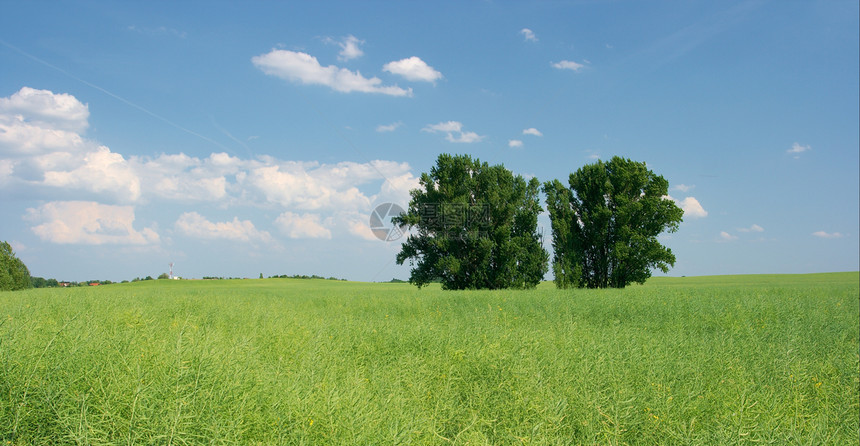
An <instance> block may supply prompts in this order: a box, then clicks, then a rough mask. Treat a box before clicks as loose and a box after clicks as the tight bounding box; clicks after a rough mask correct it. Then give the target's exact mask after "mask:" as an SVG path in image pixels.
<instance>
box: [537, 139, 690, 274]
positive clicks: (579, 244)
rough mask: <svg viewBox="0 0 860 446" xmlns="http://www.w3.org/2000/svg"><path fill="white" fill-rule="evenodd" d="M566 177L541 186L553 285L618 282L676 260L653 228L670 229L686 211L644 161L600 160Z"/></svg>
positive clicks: (667, 184) (675, 227)
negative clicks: (548, 224) (551, 252)
mask: <svg viewBox="0 0 860 446" xmlns="http://www.w3.org/2000/svg"><path fill="white" fill-rule="evenodd" d="M568 184H569V187H566V186H564V185H563V184H562V183H561V182H560V181H558V180H553V181H550V182H547V183H545V184H544V187H543V190H544V194H546V206H547V210H548V211H549V214H550V220H551V222H552V236H553V249H554V251H555V254H554V257H553V273H554V274H555V283H556V286H557V287H558V288H570V287H588V288H607V287H613V288H623V287H625V286H627V285H628V284H630V283H633V282H636V283H644V282H645V280H647V279H648V278H649V277H651V271H652V269H654V268H657V269H660V270H661V271H663V272H667V271H668V270H669V267H670V266H674V265H675V255H674V254H672V250H670V249H669V248H666V247H665V246H663V245H661V244H660V242H659V241H658V240H657V236H658V235H660V234H661V233H663V232H664V231H666V232H670V233H671V232H675V231H676V230H677V229H678V225H679V224H680V223H681V221H682V217H683V215H684V212H683V211H682V210H681V209H680V208H679V207H678V206H677V205H676V204H675V202H674V201H672V200H670V199H668V198H667V193H668V190H669V182H668V181H666V179H665V178H663V177H662V176H659V175H656V174H655V173H654V172H652V171H651V170H649V169H648V168H647V167H646V165H645V163H644V162H635V161H631V160H629V159H625V158H619V157H617V156H616V157H613V158H612V159H611V160H610V161H608V162H603V161H598V162H597V163H594V164H589V165H586V166H583V167H582V168H580V169H579V170H577V171H576V172H575V173H572V174H571V175H570V179H569V182H568Z"/></svg>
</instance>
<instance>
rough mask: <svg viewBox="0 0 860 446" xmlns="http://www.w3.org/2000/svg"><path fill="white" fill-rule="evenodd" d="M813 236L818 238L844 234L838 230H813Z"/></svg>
mask: <svg viewBox="0 0 860 446" xmlns="http://www.w3.org/2000/svg"><path fill="white" fill-rule="evenodd" d="M812 235H813V237H818V238H842V237H844V236H845V235H843V234H841V233H839V232H825V231H815V232H813V233H812Z"/></svg>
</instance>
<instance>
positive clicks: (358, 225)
mask: <svg viewBox="0 0 860 446" xmlns="http://www.w3.org/2000/svg"><path fill="white" fill-rule="evenodd" d="M345 224H346V227H347V230H348V231H349V233H350V234H352V235H354V236H357V237H359V238H362V239H364V240H368V241H378V240H379V238H378V237H377V236H376V234H374V233H373V230H372V229H370V225H369V224H368V219H367V218H365V217H364V216H361V215H353V216H350V217H346V218H345Z"/></svg>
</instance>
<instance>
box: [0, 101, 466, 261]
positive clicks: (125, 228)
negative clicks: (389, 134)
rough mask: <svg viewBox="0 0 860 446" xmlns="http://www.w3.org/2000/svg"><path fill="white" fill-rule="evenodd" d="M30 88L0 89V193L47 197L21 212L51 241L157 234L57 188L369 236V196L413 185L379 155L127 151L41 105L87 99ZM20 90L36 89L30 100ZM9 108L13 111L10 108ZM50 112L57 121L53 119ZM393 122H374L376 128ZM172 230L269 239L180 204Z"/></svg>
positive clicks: (376, 198)
mask: <svg viewBox="0 0 860 446" xmlns="http://www.w3.org/2000/svg"><path fill="white" fill-rule="evenodd" d="M34 91H35V90H34ZM25 93H26V91H25ZM37 93H38V94H31V93H27V94H21V95H18V96H16V97H15V98H14V100H13V99H12V98H11V97H10V98H0V99H4V102H3V103H4V104H6V105H5V107H6V108H4V112H0V187H2V190H3V191H4V194H6V195H5V196H9V194H12V193H26V194H27V195H28V197H36V198H42V199H43V200H49V201H51V203H49V204H46V205H44V206H42V207H40V208H37V209H32V210H30V211H28V212H29V213H28V218H29V219H30V221H32V222H33V224H32V227H33V231H34V233H36V234H37V235H39V237H41V238H42V239H43V240H45V241H48V242H52V243H86V244H108V243H114V244H132V245H141V244H155V243H159V237H158V233H157V232H156V229H155V227H154V226H153V227H150V228H146V229H135V228H134V227H133V226H132V223H133V222H134V209H135V208H133V207H132V206H110V205H107V204H99V203H96V202H94V201H58V198H57V197H58V196H62V197H69V199H75V200H81V199H82V198H83V197H86V199H87V200H97V201H104V200H108V201H111V202H120V203H128V204H131V203H139V204H142V205H150V204H157V205H160V204H162V203H164V202H171V201H173V202H180V203H199V202H206V203H210V204H212V205H216V206H218V207H220V208H222V209H224V208H227V207H230V206H234V205H237V204H242V205H244V206H252V207H256V208H266V209H278V212H281V213H282V214H281V215H280V217H279V218H278V220H276V221H275V222H274V225H275V227H278V228H279V229H281V230H283V232H284V234H286V235H287V236H289V237H305V238H307V237H313V238H331V237H332V236H333V234H334V232H335V229H340V230H342V232H343V233H349V234H354V235H358V236H360V237H367V236H368V234H370V236H372V233H370V232H369V228H367V221H366V220H367V218H368V215H369V213H370V210H371V203H381V202H391V203H398V204H400V205H401V206H403V207H405V206H406V205H407V204H408V202H409V199H410V196H409V191H410V190H412V189H415V188H417V187H418V186H419V181H418V178H416V177H415V176H414V175H413V173H412V168H411V167H410V166H409V164H408V163H400V162H395V161H386V160H374V161H370V162H363V163H357V162H350V161H347V162H340V163H329V164H325V163H318V162H313V161H289V160H281V159H277V158H274V157H271V156H258V157H255V158H253V159H243V158H239V157H237V156H233V155H229V154H227V153H223V152H216V153H212V154H209V155H208V156H205V157H194V156H189V155H186V154H184V153H178V154H177V153H173V154H170V153H162V154H159V155H156V156H131V157H128V158H126V157H124V156H123V155H121V154H119V153H116V152H113V151H111V149H110V148H108V147H106V146H102V145H99V144H98V143H97V142H96V141H93V140H90V139H87V138H85V137H84V136H82V135H81V134H79V133H75V132H72V131H68V130H62V129H61V127H65V128H77V129H83V128H85V127H86V122H84V123H78V124H74V125H72V124H69V123H70V122H75V119H77V118H71V117H70V118H68V119H64V118H62V116H60V115H58V114H57V113H56V112H46V111H44V110H46V109H47V108H49V106H53V105H51V104H65V105H63V106H62V107H60V106H57V107H58V108H59V109H67V110H70V113H72V114H73V115H74V114H75V113H77V114H80V113H81V110H85V106H83V104H81V103H80V102H79V101H77V100H76V99H75V98H74V97H72V96H69V95H57V96H59V97H58V98H55V100H52V99H51V98H50V97H48V96H46V95H49V94H53V93H50V92H44V91H39V92H37ZM13 96H14V95H13ZM22 98H25V99H26V98H33V100H34V101H35V104H28V103H26V102H25V101H23V100H22ZM9 104H11V105H9ZM40 104H41V105H40ZM45 104H48V105H45ZM70 104H71V105H70ZM74 104H78V105H77V106H76V105H74ZM12 109H14V110H15V113H16V114H12V112H11V111H9V110H12ZM27 110H35V111H34V112H33V113H35V115H37V116H36V117H37V118H38V119H36V118H34V117H32V116H30V115H26V114H24V115H22V114H20V113H23V112H25V111H27ZM40 110H41V111H40ZM52 113H53V114H52ZM47 117H53V118H52V119H55V121H56V122H59V123H60V124H56V125H54V124H52V122H53V121H51V120H49V119H48V118H47ZM399 125H401V124H400V123H399V122H398V123H394V124H391V125H390V126H380V127H381V128H380V130H387V129H386V128H385V127H388V128H391V129H394V128H397V127H398V126H399ZM438 129H439V130H437V131H441V130H445V131H444V132H443V133H444V134H446V135H447V134H448V133H450V139H452V140H455V141H458V140H462V141H469V140H470V139H479V138H480V137H479V136H477V135H474V134H473V133H470V132H464V131H463V128H462V125H461V124H459V123H453V124H446V125H442V126H440V127H438ZM472 135H474V136H472ZM21 191H24V192H21ZM91 197H92V198H91ZM114 204H115V203H114ZM287 210H288V211H289V212H285V211H287ZM362 224H363V225H364V227H365V229H366V230H365V229H362V226H361V225H362ZM173 229H175V231H176V234H181V235H183V236H189V237H196V238H202V239H210V240H214V239H221V240H237V241H247V240H250V241H259V242H267V241H271V240H272V236H271V235H270V234H269V233H268V232H266V231H264V230H260V229H257V228H256V227H255V226H254V225H253V223H252V222H251V221H249V220H245V219H243V218H242V217H241V216H239V217H236V218H234V219H233V220H232V221H225V222H211V221H209V220H207V219H206V218H205V217H203V216H201V215H200V214H198V213H195V212H186V213H184V214H182V216H181V217H179V219H178V220H176V221H175V222H174V223H173Z"/></svg>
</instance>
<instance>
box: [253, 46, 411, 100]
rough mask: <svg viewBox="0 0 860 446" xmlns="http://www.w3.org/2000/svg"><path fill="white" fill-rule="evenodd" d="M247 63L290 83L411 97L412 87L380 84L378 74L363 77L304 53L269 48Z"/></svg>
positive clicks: (342, 90)
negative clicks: (322, 63) (321, 63)
mask: <svg viewBox="0 0 860 446" xmlns="http://www.w3.org/2000/svg"><path fill="white" fill-rule="evenodd" d="M251 62H252V63H253V64H254V66H256V67H257V68H259V69H260V70H261V71H263V73H266V74H268V75H271V76H277V77H280V78H281V79H285V80H289V81H292V82H300V83H302V84H307V85H324V86H326V87H329V88H331V89H333V90H335V91H339V92H342V93H351V92H354V91H357V92H361V93H379V94H386V95H390V96H412V89H408V90H405V89H403V88H400V87H398V86H396V85H388V86H386V85H382V80H381V79H379V78H378V77H372V78H366V77H364V76H362V75H361V73H359V72H357V71H356V72H353V71H350V70H347V69H346V68H339V67H337V66H335V65H329V66H326V67H324V66H322V65H320V63H319V61H318V60H317V58H316V57H313V56H311V55H310V54H307V53H301V52H295V51H287V50H272V51H270V52H268V53H266V54H261V55H259V56H254V57H253V58H251Z"/></svg>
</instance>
